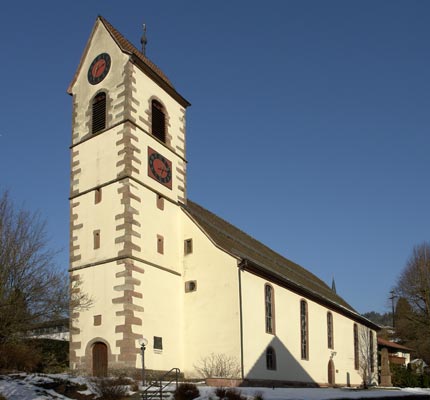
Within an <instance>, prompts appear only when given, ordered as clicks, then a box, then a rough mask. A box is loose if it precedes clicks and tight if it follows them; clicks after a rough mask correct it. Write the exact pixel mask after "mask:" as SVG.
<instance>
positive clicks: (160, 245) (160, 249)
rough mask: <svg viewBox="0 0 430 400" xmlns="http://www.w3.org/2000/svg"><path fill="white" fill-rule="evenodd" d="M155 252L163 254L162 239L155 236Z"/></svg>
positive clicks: (159, 236)
mask: <svg viewBox="0 0 430 400" xmlns="http://www.w3.org/2000/svg"><path fill="white" fill-rule="evenodd" d="M157 252H158V253H160V254H164V238H163V236H161V235H157Z"/></svg>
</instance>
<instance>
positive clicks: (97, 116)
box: [92, 92, 106, 133]
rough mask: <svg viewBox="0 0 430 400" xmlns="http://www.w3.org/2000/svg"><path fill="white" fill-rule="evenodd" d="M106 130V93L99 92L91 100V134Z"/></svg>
mask: <svg viewBox="0 0 430 400" xmlns="http://www.w3.org/2000/svg"><path fill="white" fill-rule="evenodd" d="M105 128H106V93H104V92H101V93H99V94H98V95H96V97H94V100H93V126H92V133H97V132H100V131H102V130H103V129H105Z"/></svg>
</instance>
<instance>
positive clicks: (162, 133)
mask: <svg viewBox="0 0 430 400" xmlns="http://www.w3.org/2000/svg"><path fill="white" fill-rule="evenodd" d="M151 113H152V134H153V135H154V136H155V137H156V138H157V139H159V140H161V141H162V142H164V143H165V142H166V115H165V112H164V107H163V105H162V104H161V103H160V102H159V101H157V100H152V106H151Z"/></svg>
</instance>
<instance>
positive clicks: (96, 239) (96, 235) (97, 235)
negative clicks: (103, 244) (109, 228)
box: [93, 230, 100, 249]
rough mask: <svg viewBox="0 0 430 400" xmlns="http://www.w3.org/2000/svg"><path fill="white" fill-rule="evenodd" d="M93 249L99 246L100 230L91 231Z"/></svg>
mask: <svg viewBox="0 0 430 400" xmlns="http://www.w3.org/2000/svg"><path fill="white" fill-rule="evenodd" d="M93 243H94V246H93V247H94V249H99V248H100V230H96V231H93Z"/></svg>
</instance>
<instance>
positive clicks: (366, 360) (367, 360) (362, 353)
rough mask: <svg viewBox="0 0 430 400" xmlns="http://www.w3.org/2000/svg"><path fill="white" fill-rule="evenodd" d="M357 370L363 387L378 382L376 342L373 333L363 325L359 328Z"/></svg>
mask: <svg viewBox="0 0 430 400" xmlns="http://www.w3.org/2000/svg"><path fill="white" fill-rule="evenodd" d="M358 349H359V359H358V372H359V374H360V376H361V378H362V379H363V386H364V387H365V388H367V387H369V386H371V385H374V384H377V383H378V368H377V344H376V335H375V333H374V332H373V331H372V330H371V329H369V328H367V327H365V326H360V329H359V345H358Z"/></svg>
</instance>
